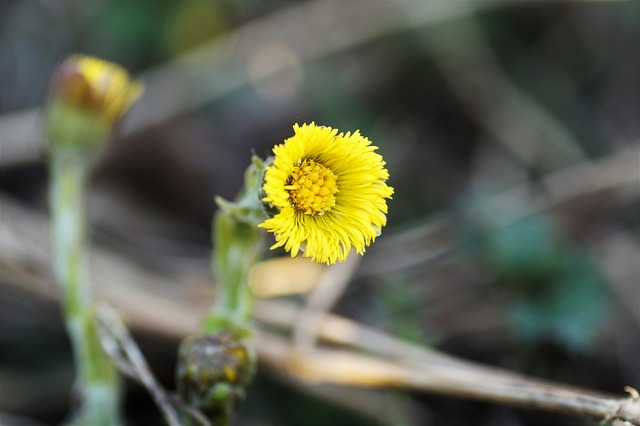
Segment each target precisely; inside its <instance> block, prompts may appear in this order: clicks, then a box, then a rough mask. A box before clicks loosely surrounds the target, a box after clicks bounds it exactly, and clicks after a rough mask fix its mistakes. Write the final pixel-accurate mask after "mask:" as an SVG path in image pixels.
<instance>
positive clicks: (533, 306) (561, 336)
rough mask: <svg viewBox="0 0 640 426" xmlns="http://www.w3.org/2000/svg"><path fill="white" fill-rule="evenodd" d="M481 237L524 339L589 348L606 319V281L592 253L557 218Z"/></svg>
mask: <svg viewBox="0 0 640 426" xmlns="http://www.w3.org/2000/svg"><path fill="white" fill-rule="evenodd" d="M477 242H478V244H477V245H476V248H477V249H478V253H479V254H480V257H481V259H482V260H483V261H484V262H485V263H486V264H487V266H488V267H490V268H491V269H493V270H494V272H495V273H496V274H497V275H498V277H499V284H500V285H501V286H502V289H503V290H504V291H505V292H506V294H507V296H508V298H509V304H508V317H509V321H510V324H511V326H512V328H513V331H514V334H515V335H516V336H517V337H518V338H519V339H520V340H522V341H525V342H529V343H532V344H535V343H538V342H540V341H543V340H553V341H555V342H557V343H559V344H561V345H563V346H565V347H566V348H567V349H569V350H573V351H582V350H586V349H587V347H588V345H589V344H590V343H591V342H592V341H593V338H594V337H595V336H596V334H597V332H598V329H599V328H600V326H601V325H602V323H603V322H604V320H605V319H606V313H607V308H608V304H609V301H608V295H607V291H606V285H605V282H604V280H603V278H602V276H601V274H600V272H599V270H598V268H597V266H596V265H595V264H594V263H593V262H592V261H591V259H590V258H589V257H588V255H587V254H586V253H585V252H584V251H583V250H581V249H580V248H579V247H576V246H573V245H570V244H568V243H567V242H565V241H563V240H562V239H561V238H560V237H559V234H558V232H557V229H556V227H555V224H554V223H553V221H552V220H551V218H549V217H547V216H534V217H531V218H527V219H524V220H520V221H518V222H516V223H514V224H512V225H510V226H507V227H504V228H500V229H496V230H491V231H484V232H483V235H481V236H480V237H479V238H478V239H477Z"/></svg>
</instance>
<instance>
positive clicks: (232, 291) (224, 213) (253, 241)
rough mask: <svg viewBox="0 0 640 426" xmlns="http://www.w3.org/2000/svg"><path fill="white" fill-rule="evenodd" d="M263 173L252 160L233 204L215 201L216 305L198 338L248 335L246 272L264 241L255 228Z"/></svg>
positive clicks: (249, 298)
mask: <svg viewBox="0 0 640 426" xmlns="http://www.w3.org/2000/svg"><path fill="white" fill-rule="evenodd" d="M263 170H264V164H263V163H262V161H260V160H259V159H258V158H255V157H254V159H253V162H252V164H251V165H250V166H249V168H248V169H247V172H246V173H245V184H244V188H243V190H242V192H241V193H240V195H239V196H238V198H237V199H236V201H235V202H228V201H225V200H223V199H220V198H218V199H217V200H216V201H217V202H218V205H219V207H220V209H219V210H218V211H217V212H216V214H215V216H214V222H213V228H214V229H213V233H214V247H215V251H214V257H213V265H214V270H215V271H214V272H215V273H216V278H217V280H216V281H217V284H218V287H217V293H216V302H215V304H214V306H213V308H212V310H211V311H210V312H209V314H208V315H207V317H206V318H205V320H204V322H203V325H202V328H201V333H202V334H213V333H216V332H219V331H222V330H225V331H231V332H233V333H238V334H240V335H243V334H246V333H247V332H249V329H250V326H249V320H250V318H251V311H252V305H253V295H252V294H251V289H250V288H249V271H250V270H251V267H252V266H253V265H254V264H255V263H256V262H257V261H258V258H259V255H260V251H261V249H262V241H263V239H264V235H263V233H262V232H261V231H260V229H258V227H257V224H258V223H259V222H260V221H262V220H263V218H264V213H263V212H262V206H261V202H260V198H259V195H258V194H259V189H260V185H261V182H262V172H263Z"/></svg>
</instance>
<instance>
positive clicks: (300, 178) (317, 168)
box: [285, 160, 338, 215]
mask: <svg viewBox="0 0 640 426" xmlns="http://www.w3.org/2000/svg"><path fill="white" fill-rule="evenodd" d="M285 189H286V190H287V191H288V192H289V200H291V203H292V204H293V206H294V207H295V208H296V209H298V210H300V211H302V212H303V213H304V214H309V215H314V214H323V213H325V212H327V211H329V210H331V208H332V207H333V206H335V204H336V197H335V193H336V192H338V188H337V187H336V176H335V175H334V174H333V172H332V171H331V170H329V169H328V168H326V167H325V166H323V165H322V164H318V163H316V162H315V161H313V160H304V161H303V162H302V163H300V165H299V166H296V167H295V168H294V169H293V172H292V173H291V176H289V179H288V180H287V185H286V186H285Z"/></svg>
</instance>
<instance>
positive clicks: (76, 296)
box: [50, 147, 121, 425]
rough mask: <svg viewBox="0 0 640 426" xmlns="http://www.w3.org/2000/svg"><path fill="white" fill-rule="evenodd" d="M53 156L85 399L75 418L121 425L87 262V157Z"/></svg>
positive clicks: (70, 325)
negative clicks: (91, 289)
mask: <svg viewBox="0 0 640 426" xmlns="http://www.w3.org/2000/svg"><path fill="white" fill-rule="evenodd" d="M50 155H51V158H50V179H51V184H50V191H51V192H50V202H51V216H52V228H51V240H52V255H53V266H54V274H55V278H56V281H57V282H58V284H59V286H60V290H61V293H62V308H63V311H64V319H65V322H66V326H67V331H68V333H69V338H70V340H71V346H72V350H73V355H74V359H75V363H76V372H77V377H76V387H77V392H78V396H79V399H80V405H79V407H78V411H77V412H76V413H75V415H74V417H73V418H72V420H71V421H72V423H73V424H78V425H89V424H91V425H116V424H120V423H121V419H120V412H119V402H120V383H119V379H118V375H117V372H116V370H115V368H114V367H113V365H112V364H111V362H110V360H109V358H108V357H107V356H106V354H105V353H104V352H103V350H102V347H101V346H100V341H99V339H98V336H97V332H96V328H95V313H94V309H93V304H92V299H91V291H90V287H89V274H88V267H87V260H86V257H85V255H86V252H87V250H86V229H87V219H86V204H85V186H86V181H87V176H88V172H89V163H90V162H89V161H88V158H86V153H84V152H82V151H80V150H75V149H69V148H65V147H57V148H55V149H53V150H52V152H51V154H50Z"/></svg>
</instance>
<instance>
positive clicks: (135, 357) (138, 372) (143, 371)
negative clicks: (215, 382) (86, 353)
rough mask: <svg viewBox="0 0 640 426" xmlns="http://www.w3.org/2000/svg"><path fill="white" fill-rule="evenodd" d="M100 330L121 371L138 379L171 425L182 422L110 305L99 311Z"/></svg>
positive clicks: (104, 345)
mask: <svg viewBox="0 0 640 426" xmlns="http://www.w3.org/2000/svg"><path fill="white" fill-rule="evenodd" d="M97 314H98V330H99V335H100V340H101V342H102V346H103V347H104V349H105V351H106V352H107V353H108V354H109V356H111V357H112V358H114V359H118V361H119V362H118V363H117V364H118V365H119V366H122V367H123V369H122V371H123V372H124V373H126V374H127V375H129V376H130V377H132V378H134V379H136V380H137V381H139V382H140V383H141V384H142V385H143V386H144V387H145V388H147V390H148V391H149V393H150V394H151V397H152V398H153V400H154V401H155V403H156V405H157V406H158V408H160V411H161V412H162V415H163V416H164V418H165V420H166V421H167V423H168V424H169V425H172V426H173V425H179V424H180V417H179V416H178V413H177V412H176V411H175V410H174V408H173V406H172V404H171V398H170V397H169V395H168V394H167V392H166V391H165V390H164V389H163V388H162V386H160V384H159V383H158V381H157V380H156V378H155V377H154V375H153V373H151V370H149V366H148V365H147V361H146V360H145V359H144V356H143V355H142V352H140V349H139V348H138V345H136V343H135V342H134V341H133V339H132V338H131V336H130V335H129V332H128V331H127V329H126V328H125V326H124V324H122V321H121V320H120V318H119V317H118V314H116V312H115V311H114V310H113V309H112V308H111V307H110V306H108V305H104V304H103V305H101V306H99V307H98V310H97Z"/></svg>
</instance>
